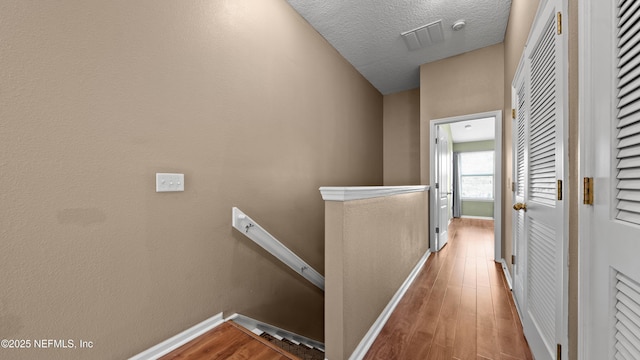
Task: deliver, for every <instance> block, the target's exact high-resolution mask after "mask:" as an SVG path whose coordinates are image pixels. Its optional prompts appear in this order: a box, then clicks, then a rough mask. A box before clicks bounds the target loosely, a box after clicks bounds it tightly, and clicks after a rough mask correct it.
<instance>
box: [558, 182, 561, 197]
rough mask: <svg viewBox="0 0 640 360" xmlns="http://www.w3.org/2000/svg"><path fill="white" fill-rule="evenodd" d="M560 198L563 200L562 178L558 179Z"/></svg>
mask: <svg viewBox="0 0 640 360" xmlns="http://www.w3.org/2000/svg"><path fill="white" fill-rule="evenodd" d="M558 200H562V180H558Z"/></svg>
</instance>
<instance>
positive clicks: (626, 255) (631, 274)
mask: <svg viewBox="0 0 640 360" xmlns="http://www.w3.org/2000/svg"><path fill="white" fill-rule="evenodd" d="M580 1H581V4H582V5H583V11H582V12H581V13H580V14H579V15H578V17H579V19H580V21H581V22H582V29H585V30H584V31H583V32H581V34H580V35H579V36H580V38H581V40H582V41H583V42H584V46H582V44H581V46H580V48H581V49H582V50H581V55H580V58H581V59H584V62H583V63H582V64H581V65H580V69H581V70H580V72H581V73H582V74H581V75H582V77H581V80H580V85H579V87H580V89H579V93H580V97H581V100H580V103H581V105H580V125H579V127H580V129H582V130H585V132H584V133H582V134H581V135H580V140H579V142H580V144H581V145H580V149H579V153H578V156H577V158H579V159H580V162H579V168H580V177H589V178H592V179H593V195H594V198H593V200H594V201H593V204H592V205H583V206H580V211H579V219H578V222H579V223H580V224H582V225H581V226H580V232H579V234H580V235H579V239H578V242H577V243H578V253H579V254H580V255H579V259H578V260H579V261H578V268H579V270H578V272H579V273H580V274H581V275H580V280H579V283H578V288H579V289H581V290H580V291H579V295H578V303H579V305H578V311H579V316H578V322H579V324H578V327H579V328H581V329H583V330H584V331H583V335H582V337H580V339H579V340H578V341H579V347H578V357H579V358H582V359H585V360H591V359H593V360H600V359H617V360H631V359H633V360H637V359H640V261H638V254H640V226H639V225H640V1H638V0H613V1H602V0H584V2H583V1H582V0H580Z"/></svg>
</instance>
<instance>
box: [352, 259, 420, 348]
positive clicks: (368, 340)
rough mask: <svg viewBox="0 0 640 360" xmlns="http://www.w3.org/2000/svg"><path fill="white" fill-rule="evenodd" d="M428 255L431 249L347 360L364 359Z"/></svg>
mask: <svg viewBox="0 0 640 360" xmlns="http://www.w3.org/2000/svg"><path fill="white" fill-rule="evenodd" d="M430 255H431V249H427V252H426V253H425V254H424V255H423V256H422V258H421V259H420V260H419V261H418V263H417V264H416V266H415V267H414V268H413V270H412V271H411V273H410V274H409V276H408V277H407V278H406V279H405V281H404V283H402V285H401V286H400V288H399V289H398V291H396V293H395V294H394V295H393V297H392V298H391V300H390V301H389V303H388V304H387V306H386V307H385V308H384V310H382V313H380V315H379V316H378V318H377V319H376V321H375V322H374V323H373V325H371V328H369V331H367V333H366V334H365V335H364V337H363V338H362V340H360V343H359V344H358V346H356V348H355V350H353V353H351V356H349V360H361V359H363V358H364V357H365V355H367V352H368V351H369V349H370V348H371V345H373V342H374V341H375V340H376V338H377V337H378V335H379V334H380V332H381V331H382V328H383V327H384V325H385V324H386V323H387V320H389V317H391V314H392V313H393V310H395V308H396V306H398V304H399V303H400V300H402V297H404V295H405V294H406V292H407V290H409V287H410V286H411V284H412V283H413V281H414V280H415V279H416V278H417V277H418V274H420V270H422V267H423V266H424V264H426V262H427V259H429V256H430Z"/></svg>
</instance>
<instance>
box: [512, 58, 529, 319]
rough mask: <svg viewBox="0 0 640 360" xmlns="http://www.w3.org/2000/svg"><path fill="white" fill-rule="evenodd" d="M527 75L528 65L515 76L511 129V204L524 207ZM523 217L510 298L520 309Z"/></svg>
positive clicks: (516, 220) (517, 226) (516, 219)
mask: <svg viewBox="0 0 640 360" xmlns="http://www.w3.org/2000/svg"><path fill="white" fill-rule="evenodd" d="M527 71H528V67H527V63H526V62H521V63H520V64H519V66H518V70H517V71H516V76H515V78H514V81H513V86H512V101H513V104H515V105H516V108H515V110H516V117H515V122H516V123H515V126H514V127H513V143H514V149H513V151H514V154H513V162H514V163H513V172H514V174H513V179H514V181H515V187H514V190H515V191H514V202H515V203H524V202H525V196H526V192H527V171H528V167H527V158H528V144H527V141H528V140H527V139H528V123H529V109H528V106H529V100H528V91H529V88H528V82H527V78H526V75H527V74H528V73H527ZM524 223H525V214H524V212H522V211H519V212H517V213H515V214H514V215H513V253H514V255H515V256H516V261H515V262H514V263H513V294H514V296H515V300H516V303H517V304H518V305H519V306H520V308H521V309H522V308H523V307H524V304H525V295H524V290H525V287H526V285H525V279H526V263H527V260H526V256H527V255H526V254H527V252H526V251H527V249H526V231H525V224H524Z"/></svg>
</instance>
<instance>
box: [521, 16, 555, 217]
mask: <svg viewBox="0 0 640 360" xmlns="http://www.w3.org/2000/svg"><path fill="white" fill-rule="evenodd" d="M556 70H557V69H556V21H555V13H554V14H551V16H550V18H549V19H548V21H547V23H546V25H545V27H544V31H543V34H542V35H541V36H540V40H539V42H538V43H537V44H536V47H535V49H534V51H533V53H532V55H531V77H530V81H531V110H530V111H531V126H530V128H529V184H528V185H529V199H530V200H531V201H535V202H538V203H541V204H545V205H549V206H555V203H556V121H557V120H558V119H557V111H556V110H557V104H556V100H557V98H558V97H557V95H558V90H559V89H557V84H556V73H557V71H556Z"/></svg>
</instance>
